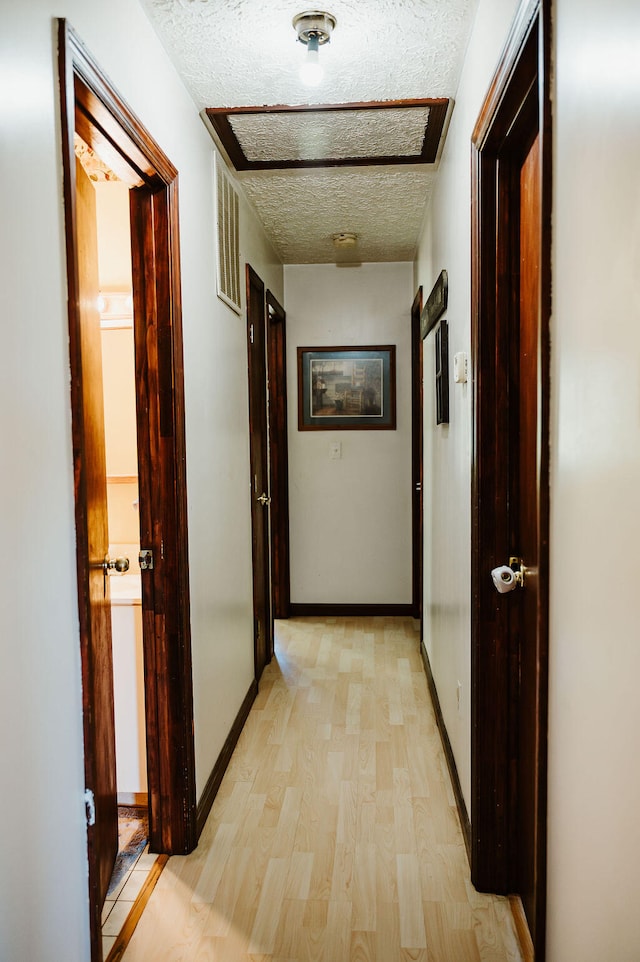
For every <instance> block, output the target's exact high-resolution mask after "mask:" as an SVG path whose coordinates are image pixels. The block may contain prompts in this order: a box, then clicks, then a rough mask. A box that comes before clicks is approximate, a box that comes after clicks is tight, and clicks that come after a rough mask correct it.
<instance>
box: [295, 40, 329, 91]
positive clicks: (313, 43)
mask: <svg viewBox="0 0 640 962" xmlns="http://www.w3.org/2000/svg"><path fill="white" fill-rule="evenodd" d="M323 77H324V70H323V69H322V64H321V63H320V54H319V52H318V41H317V39H316V38H311V39H310V40H309V42H308V43H307V52H306V55H305V58H304V61H303V63H302V65H301V67H300V80H301V81H302V83H303V84H306V86H307V87H317V86H318V84H319V83H320V82H321V80H322V78H323Z"/></svg>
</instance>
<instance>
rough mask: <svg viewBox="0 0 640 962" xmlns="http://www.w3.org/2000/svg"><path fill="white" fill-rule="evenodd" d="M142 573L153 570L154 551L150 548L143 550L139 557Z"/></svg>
mask: <svg viewBox="0 0 640 962" xmlns="http://www.w3.org/2000/svg"><path fill="white" fill-rule="evenodd" d="M138 563H139V564H140V571H151V569H152V568H153V551H152V550H151V549H150V548H143V549H142V550H141V551H140V554H139V555H138Z"/></svg>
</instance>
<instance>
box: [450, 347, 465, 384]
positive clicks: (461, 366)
mask: <svg viewBox="0 0 640 962" xmlns="http://www.w3.org/2000/svg"><path fill="white" fill-rule="evenodd" d="M453 380H454V381H455V382H456V384H466V383H467V355H466V354H465V353H464V351H459V352H458V353H457V354H454V355H453Z"/></svg>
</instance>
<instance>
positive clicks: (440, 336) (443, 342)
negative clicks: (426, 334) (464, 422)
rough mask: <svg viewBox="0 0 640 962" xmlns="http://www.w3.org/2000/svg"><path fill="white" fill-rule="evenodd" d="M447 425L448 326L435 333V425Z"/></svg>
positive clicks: (441, 324) (446, 323)
mask: <svg viewBox="0 0 640 962" xmlns="http://www.w3.org/2000/svg"><path fill="white" fill-rule="evenodd" d="M448 423H449V324H448V322H447V321H441V322H440V327H439V328H438V330H437V331H436V424H448Z"/></svg>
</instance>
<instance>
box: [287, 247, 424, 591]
mask: <svg viewBox="0 0 640 962" xmlns="http://www.w3.org/2000/svg"><path fill="white" fill-rule="evenodd" d="M285 293H286V302H285V306H286V309H287V382H288V399H289V400H288V410H289V492H290V516H291V600H292V602H295V603H299V604H300V603H322V604H329V603H333V604H410V603H411V366H410V365H411V339H410V334H411V322H410V314H411V302H412V300H413V293H414V292H413V290H412V269H411V264H363V265H362V266H359V267H349V268H342V267H336V266H335V265H332V264H328V265H315V266H314V265H302V266H287V267H285ZM351 344H355V345H377V344H380V345H382V344H395V345H396V364H397V371H396V375H397V379H396V383H397V430H395V431H386V430H385V431H298V405H297V397H298V388H297V350H296V349H297V347H324V346H330V345H333V346H336V347H338V346H346V345H351ZM332 441H339V442H340V444H341V447H342V457H341V459H340V460H331V459H330V457H329V449H330V444H331V442H332Z"/></svg>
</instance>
